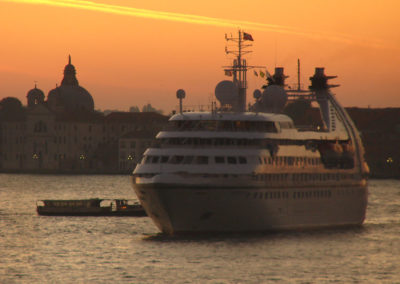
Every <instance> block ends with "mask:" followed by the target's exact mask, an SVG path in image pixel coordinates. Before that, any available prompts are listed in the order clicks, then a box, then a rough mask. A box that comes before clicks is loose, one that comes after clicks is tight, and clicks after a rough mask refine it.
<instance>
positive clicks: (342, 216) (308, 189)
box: [134, 180, 368, 234]
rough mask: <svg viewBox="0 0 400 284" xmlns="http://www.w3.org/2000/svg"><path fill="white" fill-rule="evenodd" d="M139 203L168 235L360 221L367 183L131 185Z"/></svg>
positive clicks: (305, 226)
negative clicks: (241, 185) (263, 185)
mask: <svg viewBox="0 0 400 284" xmlns="http://www.w3.org/2000/svg"><path fill="white" fill-rule="evenodd" d="M134 188H135V191H136V194H137V196H138V197H139V199H140V201H141V203H142V205H143V207H144V208H145V210H146V211H147V213H148V215H149V216H150V217H151V218H152V219H153V221H154V222H155V224H156V225H157V226H158V228H159V229H160V230H161V231H162V232H164V233H167V234H179V233H195V232H251V231H271V230H285V229H298V228H301V229H304V228H314V227H331V226H348V225H360V224H362V223H363V221H364V219H365V212H366V206H367V195H368V193H367V186H366V182H365V180H360V181H359V182H354V181H353V182H352V183H346V184H345V183H343V184H339V183H336V184H334V185H333V184H330V185H325V186H322V185H318V186H302V185H301V183H299V184H298V185H297V186H291V187H210V186H208V187H193V186H182V185H178V184H175V185H172V184H162V183H142V184H138V183H134Z"/></svg>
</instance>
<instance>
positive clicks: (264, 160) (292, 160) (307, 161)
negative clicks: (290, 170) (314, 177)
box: [258, 156, 321, 166]
mask: <svg viewBox="0 0 400 284" xmlns="http://www.w3.org/2000/svg"><path fill="white" fill-rule="evenodd" d="M258 162H259V163H260V164H275V165H286V166H305V165H319V164H320V163H321V160H320V158H305V157H287V156H283V157H258Z"/></svg>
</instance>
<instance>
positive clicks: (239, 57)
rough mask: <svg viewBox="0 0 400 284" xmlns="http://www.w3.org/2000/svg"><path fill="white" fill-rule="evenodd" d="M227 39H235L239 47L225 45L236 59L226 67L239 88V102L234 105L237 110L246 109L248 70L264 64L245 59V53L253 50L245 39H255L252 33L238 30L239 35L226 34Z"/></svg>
mask: <svg viewBox="0 0 400 284" xmlns="http://www.w3.org/2000/svg"><path fill="white" fill-rule="evenodd" d="M225 40H226V41H227V42H229V41H233V42H235V43H237V48H235V49H229V48H228V47H225V52H226V54H233V55H235V56H236V59H234V60H233V64H232V65H231V66H224V67H227V69H225V74H231V76H233V80H232V81H233V83H234V85H235V86H237V88H238V98H237V103H236V105H234V106H233V107H234V109H235V110H236V111H245V110H246V89H247V70H248V69H251V68H255V67H257V68H262V67H263V66H248V65H247V62H246V59H243V56H244V55H245V54H248V53H251V52H252V51H250V50H246V49H247V48H249V47H251V46H252V44H245V41H254V40H253V37H252V36H251V34H249V33H246V32H243V31H241V30H240V29H239V30H238V37H233V36H232V35H231V36H230V37H229V36H227V35H225Z"/></svg>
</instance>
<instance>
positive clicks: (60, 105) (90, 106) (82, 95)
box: [47, 56, 94, 111]
mask: <svg viewBox="0 0 400 284" xmlns="http://www.w3.org/2000/svg"><path fill="white" fill-rule="evenodd" d="M47 102H48V104H49V106H50V108H53V109H63V110H64V111H77V110H85V111H93V110H94V101H93V98H92V96H91V95H90V93H89V92H88V91H87V90H86V89H85V88H83V87H81V86H79V83H78V80H77V79H76V70H75V67H74V65H72V64H71V56H70V57H69V61H68V64H67V65H66V66H65V68H64V78H63V80H62V81H61V86H58V87H56V88H55V89H53V90H51V91H50V92H49V94H48V96H47Z"/></svg>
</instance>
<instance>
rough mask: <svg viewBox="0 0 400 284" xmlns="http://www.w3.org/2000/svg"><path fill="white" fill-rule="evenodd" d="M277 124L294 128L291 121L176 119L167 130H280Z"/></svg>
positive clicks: (169, 124)
mask: <svg viewBox="0 0 400 284" xmlns="http://www.w3.org/2000/svg"><path fill="white" fill-rule="evenodd" d="M277 125H279V127H280V128H294V125H293V123H292V122H289V121H284V122H273V121H232V120H174V121H170V122H169V123H168V126H167V128H166V130H170V131H246V132H247V131H257V132H260V131H261V132H278V129H277V127H276V126H277Z"/></svg>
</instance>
